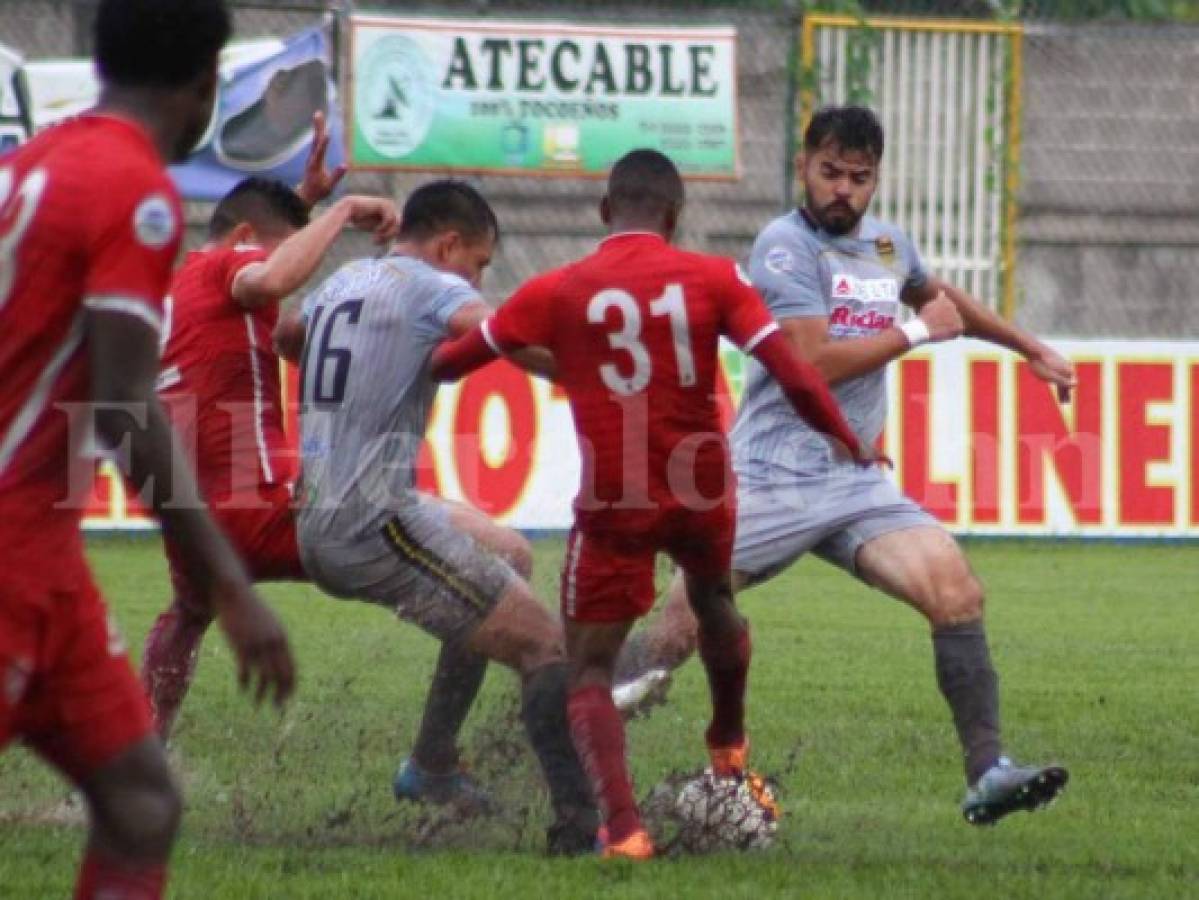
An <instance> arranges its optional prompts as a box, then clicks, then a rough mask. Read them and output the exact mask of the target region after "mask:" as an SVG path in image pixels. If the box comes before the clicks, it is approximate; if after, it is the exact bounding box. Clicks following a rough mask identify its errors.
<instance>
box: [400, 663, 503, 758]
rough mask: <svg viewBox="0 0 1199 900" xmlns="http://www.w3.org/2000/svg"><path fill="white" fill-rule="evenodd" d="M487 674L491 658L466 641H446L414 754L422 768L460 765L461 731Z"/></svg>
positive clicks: (426, 704) (431, 687)
mask: <svg viewBox="0 0 1199 900" xmlns="http://www.w3.org/2000/svg"><path fill="white" fill-rule="evenodd" d="M486 674H487V659H486V657H483V656H480V655H479V654H477V653H472V652H471V651H469V650H467V649H466V647H465V646H463V645H462V644H442V645H441V653H440V654H439V655H438V657H437V668H436V669H435V670H434V671H433V680H432V682H431V683H430V685H429V694H428V696H427V697H426V699H425V712H424V717H423V718H422V719H421V723H420V733H419V734H417V736H416V745H415V746H414V747H413V748H412V756H413V758H414V759H416V762H417V765H419V766H421V767H422V768H424V769H426V770H428V771H432V772H437V773H444V772H448V771H452V770H453V769H455V768H456V767H457V766H458V732H459V731H461V730H462V723H463V722H465V721H466V715H467V713H469V712H470V708H471V705H472V704H473V703H474V702H475V697H476V696H477V695H478V693H479V688H480V687H481V686H482V684H483V676H484V675H486Z"/></svg>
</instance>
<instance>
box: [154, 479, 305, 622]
mask: <svg viewBox="0 0 1199 900" xmlns="http://www.w3.org/2000/svg"><path fill="white" fill-rule="evenodd" d="M213 517H214V518H215V519H216V521H217V524H218V525H220V527H221V530H222V531H223V532H224V533H225V536H226V537H227V538H228V539H229V542H230V543H231V544H233V549H234V550H236V551H237V555H238V556H240V557H241V560H242V562H243V563H244V564H245V567H246V569H247V570H248V571H249V573H250V577H251V578H252V579H253V580H254V581H306V580H307V579H308V576H307V575H305V574H304V567H303V566H302V565H300V548H299V544H298V543H297V541H296V520H295V511H294V510H293V509H292V505H291V488H290V487H289V486H288V485H286V484H277V485H273V486H271V487H269V488H266V487H264V488H262V493H261V494H260V495H256V496H255V497H254V498H253V499H251V500H250V501H248V502H247V503H246V504H237V503H235V502H233V501H226V502H224V503H221V504H218V505H216V506H215V507H214V508H213ZM166 554H167V562H168V563H169V564H170V570H171V586H172V587H173V588H174V589H175V598H176V600H177V601H178V602H179V603H182V604H183V605H184V606H186V607H188V609H189V610H190V611H192V612H196V613H200V614H203V615H205V616H210V615H211V613H209V612H208V611H207V610H208V604H207V602H206V600H205V598H203V597H201V596H199V594H198V593H197V592H196V589H195V588H194V587H193V586H192V585H191V582H190V581H189V580H188V578H187V576H186V574H184V573H185V569H184V566H183V561H182V558H181V556H180V554H179V549H178V548H177V547H175V546H173V545H172V544H171V543H170V542H169V541H168V542H167V544H166Z"/></svg>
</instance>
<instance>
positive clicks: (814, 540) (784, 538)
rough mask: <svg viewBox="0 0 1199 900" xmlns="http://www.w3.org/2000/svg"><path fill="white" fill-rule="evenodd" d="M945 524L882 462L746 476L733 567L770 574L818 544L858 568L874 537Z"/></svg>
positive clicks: (758, 576)
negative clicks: (803, 474) (816, 473)
mask: <svg viewBox="0 0 1199 900" xmlns="http://www.w3.org/2000/svg"><path fill="white" fill-rule="evenodd" d="M927 525H932V526H936V527H940V523H939V522H937V520H936V519H934V518H933V517H932V516H931V515H930V514H929V513H927V512H926V511H925V510H924V509H923V508H922V507H921V506H919V505H918V504H917V503H916V502H915V501H913V500H910V499H908V498H907V497H905V496H904V495H903V494H902V493H900V491H899V489H898V488H897V487H895V485H894V484H893V483H892V482H890V481H889V480H887V478H886V476H885V475H883V473H882V472H881V471H880V470H879V469H878V468H877V467H875V468H870V469H858V468H851V467H849V466H838V467H836V468H835V469H833V470H831V471H830V473H829V474H828V475H827V476H821V477H811V478H792V479H790V480H788V481H782V480H773V481H764V480H761V479H744V480H742V481H741V483H740V484H739V485H738V488H737V539H736V543H735V544H734V547H733V570H734V571H737V572H741V573H743V574H745V575H748V576H750V578H751V580H752V581H755V582H756V581H764V580H765V579H767V578H770V577H772V576H774V575H776V574H778V573H779V572H781V571H782V570H783V569H785V568H787V566H789V565H791V563H793V562H795V560H797V559H799V557H800V556H802V555H803V554H805V553H807V552H808V551H809V550H811V551H812V552H813V553H815V554H816V555H817V556H819V557H820V558H821V559H824V560H827V561H828V562H831V563H833V564H834V565H837V566H840V567H841V568H843V569H845V570H846V571H848V572H849V573H850V574H853V575H857V567H856V565H855V557H856V556H857V552H858V548H860V547H861V546H862V545H863V544H864V543H866V542H867V541H869V540H871V539H873V538H876V537H879V536H881V535H884V534H888V533H890V532H892V531H901V530H903V529H905V528H919V527H922V526H927Z"/></svg>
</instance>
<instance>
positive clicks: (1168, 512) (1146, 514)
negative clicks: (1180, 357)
mask: <svg viewBox="0 0 1199 900" xmlns="http://www.w3.org/2000/svg"><path fill="white" fill-rule="evenodd" d="M1116 371H1117V373H1118V374H1117V376H1116V385H1117V387H1118V389H1119V393H1118V395H1117V396H1118V404H1119V410H1120V416H1119V431H1118V432H1117V441H1118V442H1119V447H1120V524H1122V525H1124V524H1127V525H1169V524H1171V523H1172V522H1173V521H1174V489H1173V488H1170V487H1163V486H1158V485H1151V484H1149V483H1148V473H1147V471H1146V469H1147V467H1148V465H1149V463H1151V462H1156V461H1158V460H1167V459H1169V458H1170V426H1169V425H1163V424H1155V423H1151V422H1149V421H1148V412H1149V404H1150V403H1155V402H1158V401H1161V400H1172V399H1174V366H1172V365H1171V364H1170V363H1119V364H1118V365H1117V369H1116Z"/></svg>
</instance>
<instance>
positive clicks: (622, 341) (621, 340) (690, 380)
mask: <svg viewBox="0 0 1199 900" xmlns="http://www.w3.org/2000/svg"><path fill="white" fill-rule="evenodd" d="M613 307H615V308H616V309H617V310H619V311H620V316H621V322H622V324H621V327H620V330H619V331H613V332H611V333H609V335H608V346H610V347H611V348H612V349H613V350H623V351H624V352H625V353H627V354H629V357H630V358H631V359H632V361H633V371H632V374H630V375H622V374H621V373H620V370H619V369H618V368H617V367H616V366H615V365H613V364H612V363H604V364H603V365H602V366H600V378H602V379H603V382H604V384H605V385H606V386H607V387H608V389H609V390H610V391H612V393H614V394H620V395H621V396H625V397H627V396H628V395H629V394H636V393H637V392H638V391H643V390H645V386H646V385H647V384H649V379H650V375H651V374H652V373H653V360H652V359H651V358H650V355H649V350H648V349H647V348H646V346H645V344H644V343H643V342H642V340H641V310H640V308H639V307H638V306H637V301H636V300H635V299H634V298H633V296H632V294H629V293H627V292H626V291H622V290H619V289H617V288H608V289H607V290H603V291H600V292H599V293H598V294H596V295H595V296H594V297H592V298H591V301H590V302H589V303H588V304H587V321H588V322H589V323H590V324H592V325H602V324H603V323H604V320H605V319H606V318H607V316H608V310H609V309H612V308H613ZM649 311H650V315H653V316H670V333H671V336H672V337H673V338H674V354H675V360H676V362H677V363H678V369H679V384H680V385H682V386H683V387H691V386H692V385H693V384H695V356H694V354H693V353H692V352H691V331H690V327H689V325H688V323H687V304H686V302H685V301H684V298H683V286H682V285H680V284H668V285H667V286H666V290H665V291H664V292H663V293H662V296H661V297H659V298H658V299H657V300H654V301H652V302H651V303H650V305H649Z"/></svg>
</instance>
